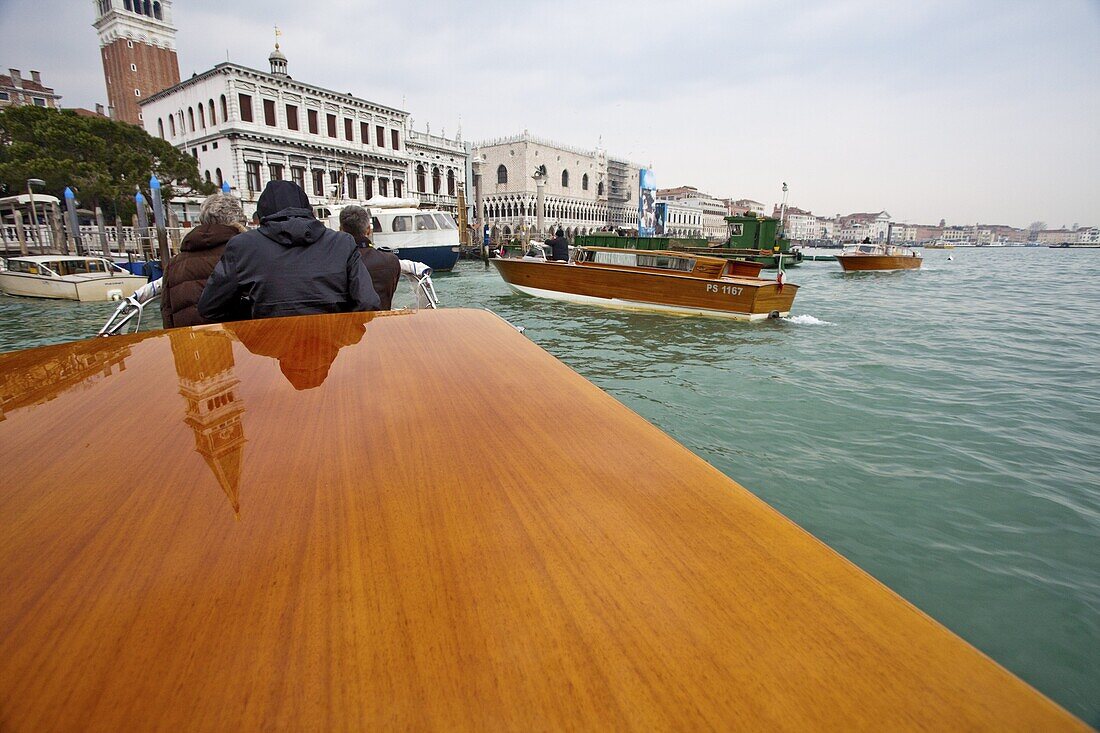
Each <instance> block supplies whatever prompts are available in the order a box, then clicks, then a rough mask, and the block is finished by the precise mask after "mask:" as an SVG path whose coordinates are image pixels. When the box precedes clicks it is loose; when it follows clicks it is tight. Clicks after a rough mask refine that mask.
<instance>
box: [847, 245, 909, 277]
mask: <svg viewBox="0 0 1100 733" xmlns="http://www.w3.org/2000/svg"><path fill="white" fill-rule="evenodd" d="M836 261H837V262H839V263H840V266H841V267H842V268H843V269H844V271H845V272H864V271H871V270H917V269H920V266H921V263H922V262H924V258H923V257H921V256H920V254H919V253H918V252H917V251H916V250H913V249H909V248H908V247H899V246H898V245H894V244H858V245H856V246H854V247H848V248H847V249H845V250H844V251H843V252H842V253H841V254H838V255H836Z"/></svg>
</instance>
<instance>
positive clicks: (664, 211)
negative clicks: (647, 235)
mask: <svg viewBox="0 0 1100 733" xmlns="http://www.w3.org/2000/svg"><path fill="white" fill-rule="evenodd" d="M653 211H654V213H655V215H656V222H655V224H654V226H653V234H654V236H658V237H663V236H665V234H666V233H667V232H668V204H667V203H665V202H664V201H658V202H657V205H656V206H655V207H654V209H653Z"/></svg>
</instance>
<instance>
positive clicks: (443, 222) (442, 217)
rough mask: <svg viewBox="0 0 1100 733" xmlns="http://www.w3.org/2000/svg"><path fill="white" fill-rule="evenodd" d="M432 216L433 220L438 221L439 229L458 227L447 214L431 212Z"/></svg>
mask: <svg viewBox="0 0 1100 733" xmlns="http://www.w3.org/2000/svg"><path fill="white" fill-rule="evenodd" d="M432 216H434V217H435V220H436V221H437V222H439V228H440V229H458V226H457V225H456V224H455V220H454V219H452V218H451V217H450V216H448V215H447V214H433V215H432Z"/></svg>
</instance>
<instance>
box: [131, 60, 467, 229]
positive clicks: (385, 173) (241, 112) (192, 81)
mask: <svg viewBox="0 0 1100 733" xmlns="http://www.w3.org/2000/svg"><path fill="white" fill-rule="evenodd" d="M268 61H269V62H270V64H271V70H270V71H269V72H265V71H259V70H257V69H251V68H248V67H245V66H241V65H239V64H233V63H222V64H218V65H217V66H215V67H214V68H212V69H210V70H209V71H206V72H204V73H202V74H196V75H195V76H192V77H191V78H189V79H186V80H184V81H182V82H180V83H179V84H176V85H175V86H172V87H169V88H168V89H165V90H163V91H161V92H159V93H157V94H154V95H152V96H150V97H149V98H147V99H146V100H145V101H144V102H143V103H142V106H141V109H142V117H143V124H144V127H145V130H146V131H147V132H148V133H149V134H151V135H154V136H157V137H161V138H163V139H165V140H167V141H169V142H171V143H172V144H174V145H176V146H177V147H179V148H181V149H182V150H184V151H185V152H188V153H190V154H191V155H193V156H194V157H195V159H196V160H197V161H198V167H199V172H200V173H201V174H202V175H203V176H204V177H205V178H206V179H207V180H208V181H211V182H212V183H215V184H217V185H221V183H222V181H228V182H229V185H230V186H231V188H232V189H233V191H234V192H236V193H238V194H239V195H240V197H241V200H242V202H243V203H244V207H245V212H246V213H247V214H249V215H251V214H252V212H254V211H255V208H256V201H257V199H258V198H259V195H260V193H261V192H262V191H263V189H264V186H265V185H266V184H267V183H268V181H271V180H290V181H294V182H295V183H297V184H298V185H300V186H302V188H303V189H305V191H306V193H307V194H309V197H310V201H311V202H312V203H313V205H314V206H315V207H316V206H324V205H326V204H328V205H332V204H337V203H348V202H358V203H363V202H365V201H367V200H368V199H370V198H372V197H374V196H397V197H402V196H414V195H418V194H421V193H422V194H423V195H424V203H426V204H439V205H442V206H444V208H448V209H450V210H452V211H453V210H454V196H453V194H450V193H449V192H450V191H451V190H452V189H451V187H450V186H449V181H450V180H452V179H453V180H455V182H456V184H455V185H456V187H457V185H458V183H460V182H461V181H462V180H464V177H465V170H466V159H467V156H466V152H465V146H464V145H463V144H462V143H461V142H458V141H453V140H447V139H445V138H443V137H441V136H431V135H428V134H427V133H419V132H412V131H410V130H409V115H408V113H407V112H405V111H403V110H399V109H396V108H394V107H389V106H387V105H384V104H379V103H377V102H372V101H369V100H366V99H362V98H359V97H355V96H352V95H349V94H344V93H340V92H335V91H332V90H329V89H324V88H322V87H318V86H314V85H311V84H306V83H303V82H300V81H297V80H295V79H292V78H291V77H290V76H288V75H287V59H286V56H284V55H283V54H282V52H281V51H279V49H278V47H276V49H275V51H274V52H273V53H272V54H271V56H270V57H269V59H268ZM420 167H423V169H424V171H425V187H424V190H423V191H421V190H420V189H418V188H416V187H415V184H416V183H417V182H418V181H417V179H416V175H417V171H418V170H419V168H420ZM436 172H438V175H439V181H440V183H439V189H438V191H436V190H435V186H434V176H435V174H436Z"/></svg>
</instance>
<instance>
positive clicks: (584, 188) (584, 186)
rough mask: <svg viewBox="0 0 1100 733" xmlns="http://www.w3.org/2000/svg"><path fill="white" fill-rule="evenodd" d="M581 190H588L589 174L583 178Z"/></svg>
mask: <svg viewBox="0 0 1100 733" xmlns="http://www.w3.org/2000/svg"><path fill="white" fill-rule="evenodd" d="M581 190H584V191H587V190H588V174H587V173H585V174H584V175H583V176H581Z"/></svg>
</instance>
